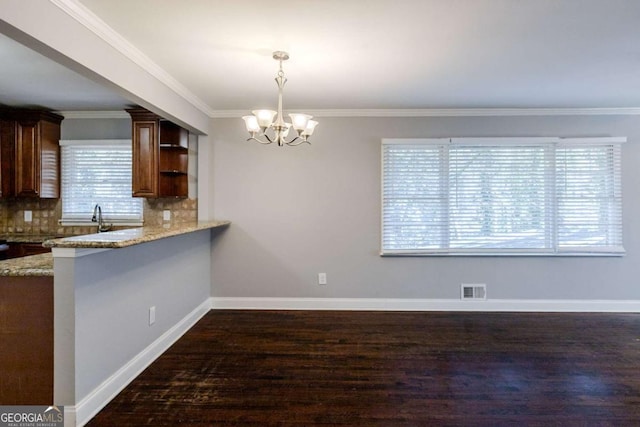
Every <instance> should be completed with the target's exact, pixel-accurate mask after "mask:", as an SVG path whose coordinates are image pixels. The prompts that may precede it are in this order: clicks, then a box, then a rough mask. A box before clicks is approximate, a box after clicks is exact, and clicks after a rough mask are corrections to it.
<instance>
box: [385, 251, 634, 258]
mask: <svg viewBox="0 0 640 427" xmlns="http://www.w3.org/2000/svg"><path fill="white" fill-rule="evenodd" d="M625 254H626V252H624V251H622V252H482V253H480V252H380V256H381V257H534V258H540V257H623V256H625Z"/></svg>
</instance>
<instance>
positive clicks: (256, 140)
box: [247, 135, 273, 145]
mask: <svg viewBox="0 0 640 427" xmlns="http://www.w3.org/2000/svg"><path fill="white" fill-rule="evenodd" d="M265 138H267V140H268V142H266V141H260V140H259V139H258V138H256V137H254V136H252V137H251V138H247V141H255V142H258V143H260V144H262V145H268V144H271V143H272V142H273V141H272V140H270V139H269V137H268V136H267V135H265Z"/></svg>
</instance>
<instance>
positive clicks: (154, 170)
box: [132, 120, 159, 197]
mask: <svg viewBox="0 0 640 427" xmlns="http://www.w3.org/2000/svg"><path fill="white" fill-rule="evenodd" d="M132 125H133V135H132V143H133V150H132V156H133V158H132V160H133V171H132V172H133V176H132V181H133V197H158V163H159V154H158V145H159V144H158V134H157V133H158V122H157V121H135V120H134V121H133V123H132Z"/></svg>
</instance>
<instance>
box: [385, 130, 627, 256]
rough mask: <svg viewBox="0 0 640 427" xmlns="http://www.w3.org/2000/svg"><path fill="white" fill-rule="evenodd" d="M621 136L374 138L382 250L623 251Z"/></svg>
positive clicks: (465, 252) (400, 252)
mask: <svg viewBox="0 0 640 427" xmlns="http://www.w3.org/2000/svg"><path fill="white" fill-rule="evenodd" d="M624 140H625V139H624V138H588V139H561V138H521V139H512V138H460V139H435V140H383V146H382V169H383V170H382V251H381V252H382V254H383V255H385V254H388V255H403V254H404V255H430V254H435V255H437V254H453V255H456V254H462V255H474V254H478V255H501V254H504V255H518V254H522V255H527V254H529V255H534V254H540V255H554V254H558V255H559V254H561V255H568V254H603V255H604V254H607V255H608V254H622V253H624V249H623V246H622V195H621V178H620V144H621V143H622V142H624Z"/></svg>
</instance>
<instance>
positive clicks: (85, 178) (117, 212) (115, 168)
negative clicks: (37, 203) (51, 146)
mask: <svg viewBox="0 0 640 427" xmlns="http://www.w3.org/2000/svg"><path fill="white" fill-rule="evenodd" d="M60 145H61V147H62V148H61V150H62V153H61V157H62V161H61V177H62V182H61V186H62V221H63V223H64V222H70V223H83V222H91V216H92V214H93V208H94V206H95V205H96V204H99V205H100V207H101V208H102V215H103V218H104V220H105V221H107V222H110V223H141V222H142V200H141V199H138V198H134V197H131V171H132V167H131V141H130V140H95V141H93V140H88V141H60Z"/></svg>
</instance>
